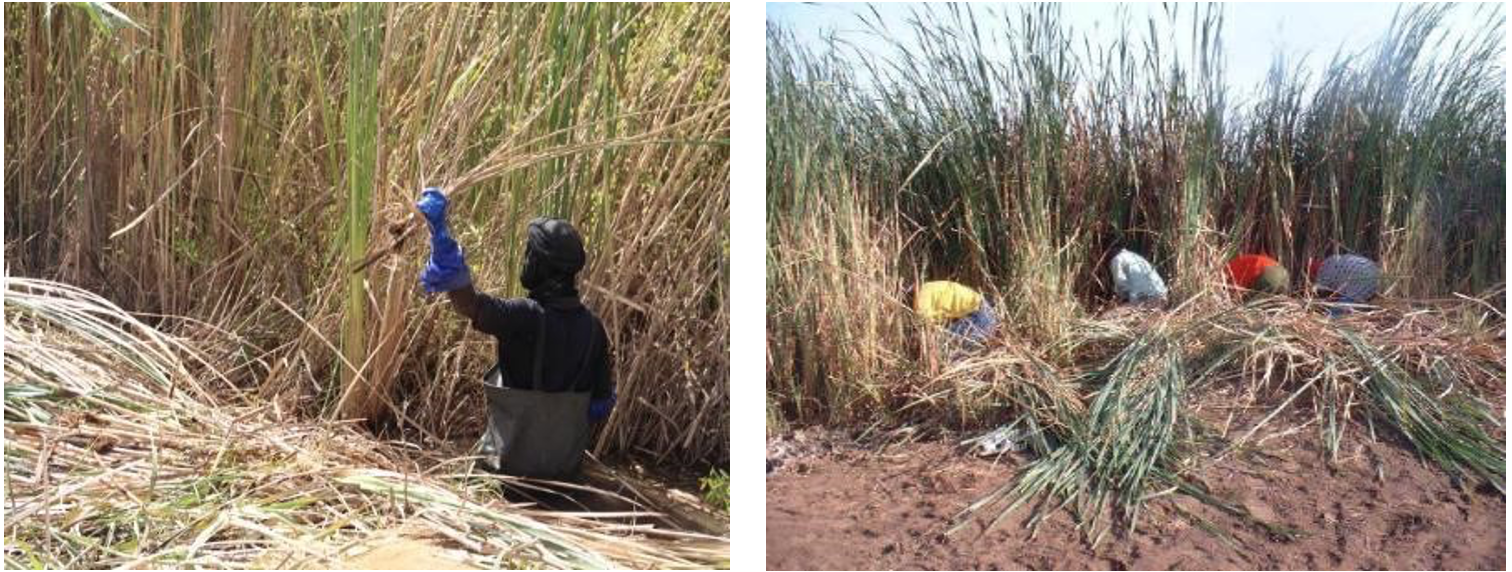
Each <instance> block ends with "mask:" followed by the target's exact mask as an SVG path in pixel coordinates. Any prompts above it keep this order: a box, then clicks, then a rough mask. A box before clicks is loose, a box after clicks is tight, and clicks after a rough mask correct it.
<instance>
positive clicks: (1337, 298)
mask: <svg viewBox="0 0 1512 572" xmlns="http://www.w3.org/2000/svg"><path fill="white" fill-rule="evenodd" d="M1307 275H1308V277H1309V278H1310V279H1311V280H1312V283H1313V290H1314V291H1315V292H1316V293H1317V295H1318V297H1320V298H1323V299H1325V300H1328V301H1329V302H1336V303H1343V304H1365V303H1368V302H1370V301H1371V300H1372V299H1374V298H1375V296H1376V294H1378V293H1380V290H1381V267H1380V266H1378V265H1377V264H1376V263H1375V262H1374V261H1372V260H1370V259H1369V258H1365V257H1364V256H1360V255H1357V254H1335V255H1333V256H1330V257H1328V258H1324V259H1322V260H1318V259H1313V260H1311V261H1309V262H1308V265H1307ZM1348 309H1349V308H1348V307H1347V306H1346V307H1335V308H1331V309H1330V310H1329V313H1330V314H1337V313H1340V312H1343V311H1347V310H1348Z"/></svg>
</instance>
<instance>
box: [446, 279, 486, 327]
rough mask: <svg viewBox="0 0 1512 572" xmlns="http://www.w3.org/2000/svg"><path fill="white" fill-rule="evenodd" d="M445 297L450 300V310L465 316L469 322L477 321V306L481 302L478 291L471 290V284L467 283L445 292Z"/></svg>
mask: <svg viewBox="0 0 1512 572" xmlns="http://www.w3.org/2000/svg"><path fill="white" fill-rule="evenodd" d="M446 299H447V300H450V301H451V307H452V310H453V311H455V312H456V313H457V315H459V316H462V317H463V318H467V320H468V321H469V322H474V321H477V319H478V309H479V308H478V306H479V304H480V303H481V300H480V297H479V296H478V292H477V291H476V290H473V285H472V284H468V285H466V286H463V287H461V288H457V289H455V290H448V291H447V292H446Z"/></svg>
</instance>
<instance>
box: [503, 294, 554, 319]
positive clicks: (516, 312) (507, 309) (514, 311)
mask: <svg viewBox="0 0 1512 572" xmlns="http://www.w3.org/2000/svg"><path fill="white" fill-rule="evenodd" d="M493 303H494V307H495V308H497V309H498V310H499V313H501V314H503V315H504V316H506V317H516V316H524V315H535V314H539V313H541V310H542V308H541V304H540V302H537V301H535V300H533V299H530V298H494V299H493Z"/></svg>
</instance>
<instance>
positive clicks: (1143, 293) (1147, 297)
mask: <svg viewBox="0 0 1512 572" xmlns="http://www.w3.org/2000/svg"><path fill="white" fill-rule="evenodd" d="M1108 272H1109V273H1110V274H1112V275H1113V292H1114V293H1115V294H1117V295H1118V297H1119V298H1120V299H1122V300H1123V301H1124V302H1127V303H1129V304H1133V305H1136V306H1164V305H1165V303H1166V297H1167V295H1169V293H1170V292H1169V290H1167V289H1166V285H1165V280H1162V279H1161V278H1160V273H1159V272H1157V271H1156V270H1155V265H1153V264H1150V261H1148V260H1145V258H1144V257H1143V256H1140V255H1138V254H1135V253H1133V252H1130V251H1128V250H1126V249H1122V248H1120V249H1118V254H1115V255H1114V256H1113V260H1111V261H1109V262H1108Z"/></svg>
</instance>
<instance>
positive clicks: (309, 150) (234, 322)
mask: <svg viewBox="0 0 1512 572" xmlns="http://www.w3.org/2000/svg"><path fill="white" fill-rule="evenodd" d="M5 10H6V19H5V21H6V35H5V41H6V43H7V46H6V51H7V53H8V54H9V55H11V56H12V57H10V58H8V59H7V60H6V62H7V64H6V69H5V74H6V76H5V77H6V86H7V90H8V92H9V93H10V95H11V97H9V98H7V104H6V106H5V113H6V119H7V124H8V125H9V126H10V128H9V129H7V130H6V145H7V148H8V149H11V150H14V152H8V153H7V154H6V165H5V187H6V191H7V192H6V194H5V206H6V214H7V216H6V219H5V241H6V249H7V262H8V266H9V271H10V272H11V273H12V275H19V276H31V277H42V278H49V279H56V280H60V281H63V282H67V283H69V284H74V285H77V286H81V287H85V288H89V289H92V290H94V291H97V292H99V293H100V294H101V295H102V296H104V297H105V298H106V299H109V300H111V301H113V302H115V303H117V304H119V305H121V306H122V307H124V308H128V309H129V310H131V311H132V312H135V313H138V314H140V315H143V316H146V318H144V319H147V320H148V321H150V322H151V324H152V325H153V326H156V327H160V328H161V329H163V330H164V331H168V332H172V333H174V334H178V335H185V336H191V337H201V336H202V337H203V338H204V339H205V340H208V344H209V345H206V346H205V347H202V348H201V349H202V351H203V353H204V354H205V359H206V360H208V361H210V362H212V363H214V364H215V365H216V366H217V367H218V368H219V369H220V370H221V371H223V372H224V375H225V377H226V378H227V379H228V380H229V383H230V384H232V385H235V386H236V387H239V388H242V389H245V390H248V391H251V392H252V393H254V394H255V395H257V397H258V398H259V399H261V400H262V402H263V403H267V404H271V405H272V406H274V407H276V408H277V409H278V410H279V411H282V412H285V413H287V414H291V415H293V414H296V413H297V414H298V417H297V418H300V419H310V420H314V419H326V420H352V419H361V420H364V423H363V426H364V427H365V428H366V429H367V430H370V431H378V432H379V433H380V434H382V435H384V436H385V437H388V438H393V439H396V440H399V441H404V442H409V443H413V444H416V445H420V446H422V447H436V446H439V445H440V444H444V443H449V442H451V441H454V440H460V439H465V438H468V437H469V436H473V435H476V434H478V433H479V432H480V431H481V428H482V417H483V416H482V411H483V401H482V395H481V391H480V390H479V388H478V387H477V384H476V383H473V382H474V380H476V379H479V376H481V374H482V372H483V371H485V370H486V369H487V366H488V364H489V362H490V361H491V359H492V354H493V351H492V341H491V340H488V339H486V338H484V337H482V336H479V335H476V334H471V333H468V331H467V326H466V324H464V323H463V321H462V320H459V319H456V318H455V316H454V315H452V314H451V313H450V312H449V311H447V310H446V309H445V303H444V302H442V301H441V300H439V298H438V297H429V298H428V297H425V296H423V295H422V294H421V292H420V289H419V288H418V282H417V276H418V273H419V270H420V268H421V266H422V264H423V262H424V257H425V253H426V249H425V245H424V242H425V241H424V240H421V239H416V238H413V237H414V236H415V235H417V234H423V233H422V232H419V231H417V229H418V228H421V227H423V226H424V225H423V224H420V223H419V222H418V218H417V217H416V216H415V215H414V214H413V207H412V206H411V205H412V203H413V201H414V200H415V198H416V197H417V195H418V193H419V191H420V189H421V188H422V187H424V186H432V185H434V186H440V187H442V188H444V189H445V190H446V192H448V193H449V194H450V195H451V198H452V201H453V204H454V206H453V208H452V219H453V228H454V229H455V233H456V234H457V235H458V238H459V241H460V242H461V244H462V245H463V248H464V249H465V250H466V253H467V257H468V259H469V261H470V263H471V264H472V268H473V276H474V279H475V281H476V282H477V284H478V287H479V289H480V290H481V291H485V292H488V293H491V294H495V295H500V296H518V295H522V294H523V292H522V291H521V290H520V287H519V286H518V285H517V280H516V276H517V274H518V269H519V265H520V261H521V258H520V256H521V253H522V250H523V244H524V237H523V230H524V228H525V224H526V222H527V221H529V220H530V219H531V218H533V217H535V216H557V217H562V218H566V219H569V220H571V221H573V222H574V224H575V225H576V226H577V227H578V228H579V229H580V230H581V231H582V232H583V233H584V235H585V239H586V243H587V248H588V251H589V266H588V268H587V269H586V270H585V271H584V273H583V275H582V291H583V294H584V297H585V301H586V303H587V304H588V305H589V306H590V307H591V308H593V309H594V310H595V311H596V312H597V313H598V314H599V316H600V317H601V318H603V320H604V323H605V325H606V328H607V331H608V333H609V337H610V340H611V343H612V344H613V351H614V358H613V359H614V377H615V380H616V382H617V385H618V390H619V405H618V407H617V408H616V409H615V412H614V414H613V416H612V417H611V419H610V420H609V421H608V423H607V424H606V426H605V427H603V428H602V430H601V431H600V432H599V434H598V441H597V444H596V451H597V452H598V453H599V454H601V455H603V456H605V457H614V456H621V455H632V456H636V457H640V458H645V459H648V460H650V461H652V462H653V463H662V464H674V463H675V464H679V465H688V466H693V467H702V468H707V467H710V466H716V465H723V464H725V463H727V462H728V423H729V409H728V368H727V364H728V361H727V360H728V351H727V347H728V319H727V316H728V299H727V298H728V296H727V289H728V263H727V258H728V235H727V224H726V221H727V220H728V211H729V199H728V184H729V169H728V164H729V151H728V143H729V142H728V138H729V112H730V110H729V39H728V38H729V36H728V28H729V11H728V7H727V6H723V5H645V4H593V5H545V4H540V5H504V4H498V5H494V4H446V5H441V4H435V5H424V4H390V5H384V6H377V7H368V6H366V5H356V4H285V5H266V6H255V7H254V6H247V7H241V6H230V5H227V6H220V5H208V4H158V5H138V4H131V5H122V6H119V7H111V6H109V5H106V4H98V3H84V4H80V5H66V6H65V5H59V6H55V7H47V6H42V5H33V6H23V5H7V6H6V8H5ZM27 102H30V103H27ZM44 102H45V103H44Z"/></svg>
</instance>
